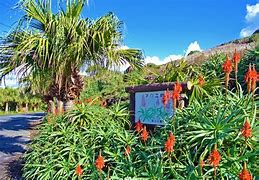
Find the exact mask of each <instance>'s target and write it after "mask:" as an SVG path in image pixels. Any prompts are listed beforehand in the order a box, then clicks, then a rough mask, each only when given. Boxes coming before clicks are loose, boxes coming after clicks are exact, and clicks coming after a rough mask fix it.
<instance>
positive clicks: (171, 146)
mask: <svg viewBox="0 0 259 180" xmlns="http://www.w3.org/2000/svg"><path fill="white" fill-rule="evenodd" d="M174 144H175V137H174V135H173V133H172V132H170V134H169V137H168V139H167V141H166V142H165V151H166V152H168V153H171V152H173V151H174Z"/></svg>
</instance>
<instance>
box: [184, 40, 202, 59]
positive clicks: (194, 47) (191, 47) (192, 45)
mask: <svg viewBox="0 0 259 180" xmlns="http://www.w3.org/2000/svg"><path fill="white" fill-rule="evenodd" d="M192 51H202V49H201V47H200V45H199V43H198V42H197V41H194V42H192V43H190V44H189V46H188V48H187V50H186V52H185V56H187V55H188V54H189V53H190V52H192Z"/></svg>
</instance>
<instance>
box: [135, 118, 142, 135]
mask: <svg viewBox="0 0 259 180" xmlns="http://www.w3.org/2000/svg"><path fill="white" fill-rule="evenodd" d="M135 128H136V131H137V132H140V131H141V130H142V129H143V124H142V123H141V122H140V120H138V122H137V123H136V126H135Z"/></svg>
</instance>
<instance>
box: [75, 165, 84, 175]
mask: <svg viewBox="0 0 259 180" xmlns="http://www.w3.org/2000/svg"><path fill="white" fill-rule="evenodd" d="M76 174H77V175H78V176H82V174H83V169H82V168H81V166H80V164H78V165H77V167H76Z"/></svg>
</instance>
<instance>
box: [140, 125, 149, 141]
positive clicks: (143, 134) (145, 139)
mask: <svg viewBox="0 0 259 180" xmlns="http://www.w3.org/2000/svg"><path fill="white" fill-rule="evenodd" d="M148 137H149V134H148V132H147V129H146V126H144V129H143V131H142V133H141V138H142V140H143V141H144V142H146V141H147V139H148Z"/></svg>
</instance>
